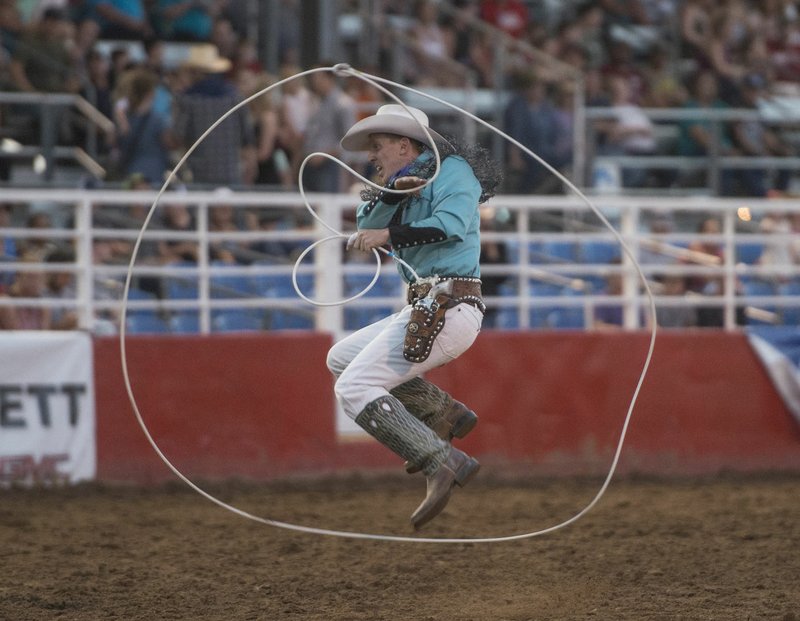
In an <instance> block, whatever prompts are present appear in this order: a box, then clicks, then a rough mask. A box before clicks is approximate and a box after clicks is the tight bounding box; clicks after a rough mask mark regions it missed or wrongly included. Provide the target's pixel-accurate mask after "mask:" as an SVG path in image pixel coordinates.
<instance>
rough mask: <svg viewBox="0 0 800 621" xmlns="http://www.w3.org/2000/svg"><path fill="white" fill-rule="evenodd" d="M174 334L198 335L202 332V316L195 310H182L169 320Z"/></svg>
mask: <svg viewBox="0 0 800 621" xmlns="http://www.w3.org/2000/svg"><path fill="white" fill-rule="evenodd" d="M169 324H170V328H171V329H172V332H175V333H177V334H197V333H198V332H200V314H199V313H198V311H194V310H182V311H178V312H176V313H175V314H173V315H172V317H171V318H170V320H169Z"/></svg>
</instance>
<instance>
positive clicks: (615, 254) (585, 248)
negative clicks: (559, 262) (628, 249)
mask: <svg viewBox="0 0 800 621" xmlns="http://www.w3.org/2000/svg"><path fill="white" fill-rule="evenodd" d="M621 256H622V255H621V249H620V247H619V244H617V243H616V242H611V241H587V242H583V243H582V244H581V245H580V248H579V257H580V260H581V262H583V263H600V264H607V263H614V262H616V261H619V259H620V257H621Z"/></svg>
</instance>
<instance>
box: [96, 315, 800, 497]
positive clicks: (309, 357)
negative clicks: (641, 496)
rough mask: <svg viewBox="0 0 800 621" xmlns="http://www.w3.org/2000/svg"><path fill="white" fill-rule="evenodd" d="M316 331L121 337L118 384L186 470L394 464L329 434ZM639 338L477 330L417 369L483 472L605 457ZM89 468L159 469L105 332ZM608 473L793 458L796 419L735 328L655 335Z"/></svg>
mask: <svg viewBox="0 0 800 621" xmlns="http://www.w3.org/2000/svg"><path fill="white" fill-rule="evenodd" d="M330 344H331V339H330V337H329V336H328V335H323V334H316V333H299V332H298V333H280V334H277V333H276V334H258V335H251V334H248V335H241V336H230V335H220V336H207V337H163V336H160V337H153V338H148V337H131V338H129V339H128V340H127V349H128V367H129V371H130V375H131V383H132V386H133V390H134V394H135V396H136V398H137V402H138V404H139V407H140V410H141V413H142V416H143V418H144V419H145V421H146V423H147V425H148V427H149V428H150V431H151V432H152V435H153V437H154V439H155V441H156V442H157V443H158V445H159V447H160V448H161V449H162V450H163V452H164V453H165V455H166V456H167V457H168V458H169V459H170V460H172V461H173V463H174V464H175V465H176V466H177V467H178V468H179V469H180V470H181V471H183V472H185V473H186V474H187V475H189V476H190V477H193V478H195V477H197V478H205V479H224V478H245V479H270V478H276V477H281V476H287V475H293V474H306V473H313V474H321V473H331V472H337V471H343V470H349V469H358V468H386V467H399V465H400V461H399V459H398V458H396V457H395V456H393V455H392V454H391V453H389V451H388V450H386V449H384V448H383V447H381V446H379V445H377V444H376V443H375V441H374V440H372V439H371V438H369V437H367V436H364V438H363V440H353V439H340V438H339V437H338V436H337V433H336V428H335V403H334V398H333V381H332V378H331V376H330V374H329V373H328V371H327V368H326V366H325V356H326V353H327V350H328V347H329V346H330ZM647 345H648V335H647V334H640V333H634V334H631V333H621V332H620V333H601V332H594V333H566V332H549V333H545V332H529V333H516V332H514V333H512V332H487V333H484V334H482V335H481V337H480V338H479V339H478V341H477V343H476V344H475V345H474V346H473V348H472V349H471V350H470V351H469V352H468V353H467V354H465V355H464V356H462V357H461V358H459V359H458V360H457V361H456V362H454V363H453V364H451V365H448V366H446V367H441V368H439V369H437V370H436V371H435V372H433V373H431V374H430V375H429V379H431V380H432V381H434V382H436V383H437V384H439V385H441V386H442V387H443V388H445V389H447V390H449V391H450V392H451V393H452V394H453V395H454V396H455V397H456V398H458V399H460V400H462V401H465V402H466V403H468V404H469V405H470V406H471V407H473V408H474V409H475V410H476V411H477V413H478V415H479V416H480V422H479V425H478V427H477V428H476V430H475V431H474V432H473V433H472V434H471V435H470V436H469V437H468V438H466V439H465V440H464V441H462V442H461V444H460V446H463V447H464V448H465V449H466V450H468V451H470V452H472V453H474V454H475V455H476V456H478V457H479V458H480V459H481V460H482V461H483V462H484V463H485V464H486V465H487V466H488V465H493V466H497V467H498V470H499V471H500V472H502V471H503V470H506V469H507V470H509V471H514V472H519V471H520V470H522V471H525V472H529V473H531V474H545V475H551V474H556V475H559V474H560V475H574V474H591V475H598V474H603V473H605V472H606V471H607V470H608V467H609V465H610V463H611V459H612V457H613V452H614V449H615V447H616V442H617V439H618V437H619V434H620V431H621V428H622V424H623V422H624V418H625V413H626V411H627V408H628V403H629V401H630V398H631V395H632V393H633V390H634V388H635V385H636V382H637V379H638V376H639V373H640V371H641V367H642V364H643V361H644V357H645V354H646V350H647ZM94 353H95V369H96V371H95V373H96V399H97V401H96V410H97V444H98V446H97V451H98V478H99V479H100V480H106V481H133V482H137V483H148V482H159V481H165V480H169V479H172V478H174V476H173V475H172V473H171V472H170V471H169V470H168V469H167V468H166V467H165V466H164V465H163V464H162V462H161V461H160V460H159V459H158V457H157V456H156V454H155V452H154V451H153V449H152V448H151V447H150V445H149V444H148V442H147V440H146V438H145V436H144V434H143V433H142V431H141V429H140V428H139V426H138V424H137V422H136V420H135V418H134V414H133V411H132V408H131V406H130V404H129V401H128V397H127V393H126V391H125V387H124V384H123V380H122V373H121V370H120V360H119V343H118V341H117V340H116V339H97V340H96V341H95V352H94ZM619 467H620V471H621V472H627V473H631V472H640V473H650V474H666V475H670V474H679V475H687V474H688V475H693V474H711V473H716V472H720V471H723V470H734V471H759V470H792V471H800V426H799V425H798V424H797V423H796V422H795V420H794V419H793V418H792V416H791V414H790V413H789V411H788V410H787V409H786V407H785V406H784V404H783V402H782V401H781V399H780V397H779V396H778V395H777V393H776V392H775V390H774V388H773V386H772V384H771V383H770V380H769V378H768V377H767V375H766V373H765V371H764V370H763V368H762V367H761V364H760V362H759V361H758V359H757V358H756V356H755V355H754V353H753V352H752V350H751V349H750V346H749V345H748V343H747V339H746V338H745V336H744V335H741V334H729V333H723V332H706V331H704V332H665V331H662V333H661V335H660V336H659V339H658V342H657V343H656V351H655V356H654V358H653V362H652V365H651V369H650V372H649V374H648V377H647V379H646V381H645V383H644V386H643V388H642V391H641V395H640V397H639V402H638V404H637V406H636V409H635V411H634V414H633V419H632V421H631V426H630V429H629V432H628V437H627V440H626V443H625V447H624V449H623V452H622V458H621V460H620V464H619Z"/></svg>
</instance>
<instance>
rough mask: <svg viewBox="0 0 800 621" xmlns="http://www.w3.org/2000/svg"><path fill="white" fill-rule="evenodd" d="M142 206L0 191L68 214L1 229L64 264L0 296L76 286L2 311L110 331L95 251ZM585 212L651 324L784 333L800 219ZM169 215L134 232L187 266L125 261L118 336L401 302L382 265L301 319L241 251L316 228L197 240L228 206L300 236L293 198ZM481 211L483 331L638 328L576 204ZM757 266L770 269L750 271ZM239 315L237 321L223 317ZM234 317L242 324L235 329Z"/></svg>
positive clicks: (109, 277)
mask: <svg viewBox="0 0 800 621" xmlns="http://www.w3.org/2000/svg"><path fill="white" fill-rule="evenodd" d="M310 198H311V200H312V203H313V205H314V208H315V209H316V211H317V213H319V214H320V215H321V216H322V217H323V218H324V219H325V221H326V222H328V223H329V224H330V225H331V226H333V227H334V228H336V229H337V230H352V228H353V224H352V222H353V212H354V207H355V205H356V204H357V202H358V198H357V197H356V196H352V195H323V194H318V195H310ZM154 199H155V193H149V192H146V193H131V192H122V191H102V192H98V191H84V190H21V189H12V190H6V191H4V192H3V198H2V200H3V202H5V203H10V204H13V205H20V206H29V205H37V209H42V205H48V206H50V208H51V209H52V210H54V211H56V212H57V211H58V210H59V209H61V210H66V211H67V214H66V215H67V217H66V218H65V220H66V222H67V223H66V225H65V226H63V227H58V228H47V229H31V228H29V227H26V226H13V227H9V228H5V229H2V230H0V240H2V239H6V238H7V239H13V240H14V241H15V242H16V245H18V246H23V245H24V244H25V243H27V242H29V241H30V240H32V239H35V240H38V243H40V244H41V243H42V242H43V241H44V242H50V243H54V244H61V245H68V246H70V247H71V248H72V249H73V250H74V253H75V260H74V262H67V263H51V262H47V261H44V260H40V261H29V260H25V261H22V260H19V259H16V260H15V258H14V257H9V256H6V257H2V258H3V261H2V262H0V283H4V284H5V288H6V289H8V288H9V285H10V283H11V282H12V280H13V279H14V278H15V277H17V276H18V275H19V274H22V273H29V272H40V273H41V272H44V273H47V274H53V273H59V272H62V273H63V272H67V273H70V274H73V275H74V285H75V286H74V288H72V289H70V291H72V292H73V293H72V294H71V295H68V296H67V297H59V298H50V297H35V298H32V297H17V296H8V295H6V296H3V297H0V311H2V310H3V309H4V308H5V309H7V308H20V307H49V308H52V309H61V310H64V309H73V310H74V311H75V312H77V314H78V325H79V327H80V328H82V329H86V330H93V329H98V328H97V326H98V325H102V326H104V327H105V329H109V328H110V327H113V323H114V321H115V318H116V317H118V314H119V313H118V311H119V308H120V304H119V299H120V297H121V293H122V286H121V283H122V282H124V278H125V274H126V271H127V264H126V263H124V261H121V260H120V261H118V263H117V264H109V263H103V262H99V261H98V260H97V257H96V255H97V253H96V247H97V245H98V244H102V243H103V242H104V241H105V242H109V241H111V240H113V241H114V242H115V243H118V244H119V243H122V244H123V245H125V244H127V247H130V246H132V243H133V241H134V239H135V238H136V236H137V234H138V226H139V222H140V221H141V218H142V213H143V211H144V209H143V206H144V207H146V206H148V205H150V204H152V202H153V200H154ZM593 200H594V202H595V203H596V204H597V205H598V207H599V208H600V209H601V210H602V211H603V213H604V214H606V215H607V216H609V217H610V218H611V220H612V221H613V222H614V223H615V225H616V226H617V227H618V230H619V231H620V232H621V234H622V236H623V238H624V239H625V240H626V242H627V243H628V244H629V246H630V248H631V250H632V251H633V252H634V254H635V255H636V256H637V257H639V259H640V261H641V262H642V267H643V270H644V272H645V274H647V276H648V278H649V279H651V281H652V283H653V285H654V287H655V291H656V294H657V298H656V301H657V306H658V308H659V312H662V309H664V310H663V312H664V313H665V316H667V315H669V314H670V310H669V309H698V308H704V309H709V308H711V309H717V311H718V312H719V313H720V321H721V325H722V326H724V327H725V328H726V329H729V330H733V329H736V328H737V327H739V326H740V325H742V324H743V323H754V322H755V323H770V324H783V323H791V324H796V323H798V319H797V317H798V316H799V315H800V288H798V287H797V283H798V282H800V267H798V265H796V264H795V263H794V262H793V261H792V259H791V256H792V253H793V252H795V250H797V251H800V247H798V244H799V243H800V238H798V236H797V233H795V232H792V230H791V228H790V226H789V221H790V220H791V219H792V218H794V219H798V218H800V216H797V215H796V214H800V204H799V203H798V202H797V201H793V200H748V201H746V202H743V201H739V200H725V199H712V198H707V197H698V198H685V197H677V198H663V197H614V196H602V197H595V198H594V199H593ZM134 205H138V206H139V208H138V214H139V215H138V217H139V219H138V220H137V219H136V217H135V216H131V215H130V214H127V212H125V210H126V209H129V208H132V207H133V206H134ZM172 205H183V206H188V207H189V208H190V211H191V213H192V215H193V216H194V218H193V220H194V225H193V227H192V228H191V230H183V231H175V230H169V229H167V228H165V227H164V226H163V225H162V226H158V227H156V226H155V225H154V226H153V228H152V230H148V231H147V232H146V234H145V238H144V240H145V243H147V244H153V245H157V244H158V243H159V242H164V241H169V242H173V243H174V242H179V241H184V242H190V243H193V244H196V249H197V252H196V257H197V260H196V262H191V263H187V262H181V263H177V264H176V263H164V262H163V260H161V259H159V257H158V256H157V255H155V256H152V257H151V258H150V260H149V261H138V262H137V264H136V266H135V269H134V277H135V283H136V284H137V287H136V291H135V292H134V295H133V296H132V297H131V299H130V301H129V304H128V309H129V310H128V313H129V315H130V316H131V320H132V323H131V324H129V328H130V329H131V331H132V332H149V331H154V332H169V331H171V332H186V331H188V332H200V333H209V332H215V331H227V330H240V329H284V328H303V327H305V328H313V329H317V330H325V331H332V332H334V333H340V332H342V331H346V330H350V329H354V328H355V327H357V326H358V325H361V324H362V323H363V322H365V321H369V320H372V319H374V318H375V317H376V316H377V315H380V314H382V313H384V314H385V313H387V312H389V311H390V310H392V309H396V308H399V307H400V306H402V304H403V287H402V284H401V283H400V281H399V278H398V277H397V274H396V271H395V269H394V267H393V266H392V265H391V264H386V265H384V268H383V272H382V276H381V279H380V281H379V282H380V283H381V286H380V287H379V288H376V291H375V292H371V294H370V295H369V296H366V297H363V298H360V299H359V300H356V301H354V302H352V303H351V304H348V305H347V306H346V307H341V306H333V307H314V306H311V305H309V304H308V303H307V302H305V301H303V300H302V299H300V298H299V297H298V296H296V295H295V294H294V293H293V291H292V290H291V288H290V287H287V282H288V281H289V279H290V277H291V271H292V265H293V260H292V259H291V258H290V254H291V251H290V250H287V252H286V254H285V255H284V256H275V255H274V254H265V253H263V251H262V250H252V245H253V244H261V246H262V247H263V246H264V244H270V243H271V244H283V245H286V246H291V247H293V248H294V249H295V250H294V253H295V254H296V252H297V249H298V248H300V249H302V248H304V247H305V246H306V245H307V244H308V243H310V242H311V241H312V240H315V239H318V238H319V237H322V236H327V235H329V233H328V231H326V230H324V229H323V227H321V226H320V225H319V224H318V223H316V222H313V221H312V222H313V225H312V224H309V226H308V227H307V228H299V227H297V226H295V227H285V228H282V229H280V228H277V229H276V228H274V227H273V228H260V229H254V230H235V231H214V230H211V229H212V228H213V227H211V226H210V221H211V219H212V218H211V217H210V216H211V215H212V211H211V210H213V209H214V208H218V207H220V206H222V205H226V206H232V207H233V208H234V209H235V210H236V212H237V213H238V214H239V215H240V216H241V215H243V214H244V213H245V212H250V213H251V214H255V220H258V219H259V218H261V221H262V223H263V222H264V221H271V220H272V219H273V218H274V215H275V214H276V213H280V214H284V215H285V216H287V217H288V218H290V219H293V220H294V221H296V222H300V223H303V222H306V223H307V222H308V218H307V214H306V212H305V209H304V207H303V203H302V199H301V197H300V195H299V194H296V193H235V194H231V193H226V194H223V193H218V192H184V193H175V192H170V193H167V194H165V195H164V196H163V197H162V199H161V202H160V204H159V207H158V209H157V215H160V213H161V212H162V211H164V210H168V209H170V206H172ZM489 207H490V208H492V209H493V210H494V212H495V214H496V215H497V216H498V217H496V218H495V220H494V223H495V224H494V225H493V226H491V227H487V228H486V230H484V232H483V241H484V243H486V244H493V243H495V244H499V245H500V246H501V247H502V248H504V249H505V256H506V260H505V261H504V262H502V263H497V262H492V263H489V262H486V263H485V264H484V265H483V266H482V274H483V277H484V279H485V280H486V281H488V280H490V279H491V280H494V281H499V282H495V284H498V287H497V288H496V290H493V291H492V293H491V294H490V295H489V296H487V303H488V304H489V306H490V307H491V308H492V309H493V313H492V316H491V320H490V321H487V327H497V328H508V329H529V328H575V329H591V328H593V327H595V325H596V323H595V319H596V318H597V317H598V309H599V308H603V307H606V308H608V307H613V308H618V309H620V310H619V315H620V323H621V325H622V327H624V328H626V329H637V328H641V327H644V326H645V325H646V324H647V321H648V318H647V317H646V312H645V311H646V308H647V301H646V299H645V298H644V296H643V292H642V287H641V283H639V282H638V279H637V276H636V272H635V270H634V269H633V265H632V262H631V260H630V258H629V257H628V256H627V255H626V254H624V253H620V252H619V246H618V245H617V244H616V241H615V239H614V236H613V235H612V234H611V233H610V232H608V231H607V230H605V229H603V228H602V226H601V225H600V222H599V220H598V219H597V218H596V216H594V215H593V214H592V213H591V211H590V210H589V209H588V208H587V207H586V205H585V204H584V203H583V202H582V201H580V200H579V199H578V198H573V197H562V196H556V197H546V196H499V197H495V198H493V199H492V200H491V201H490V204H489ZM109 209H111V210H114V209H116V210H118V212H119V213H126V214H127V215H125V216H124V217H123V218H122V219H121V222H123V225H122V226H120V225H119V224H117V225H115V227H109V226H101V223H100V221H99V218H98V214H99V213H101V212H102V211H103V210H109ZM242 210H244V211H242ZM707 217H713V218H715V219H717V220H718V222H719V223H720V225H721V229H720V232H719V233H716V234H701V233H698V232H696V225H697V224H698V223H699V222H700V221H702V220H703V219H704V218H707ZM767 219H768V220H769V222H771V223H772V224H773V228H772V229H766V228H764V227H763V226H759V223H761V224H764V223H766V222H767ZM155 220H159V218H156V219H155ZM667 220H669V221H670V222H671V223H672V226H671V228H669V229H667V230H665V229H663V228H662V229H659V230H660V231H661V232H653V231H652V230H651V229H652V228H653V227H652V226H651V225H652V224H653V223H657V224H658V223H661V224H662V225H663V223H664V222H665V221H667ZM93 223H94V224H93ZM696 242H703V243H705V244H710V245H715V246H718V247H719V248H720V250H721V252H720V253H719V255H718V254H716V253H708V252H704V251H699V252H698V251H693V250H691V249H690V246H692V244H693V243H696ZM220 244H223V245H228V246H230V247H235V248H246V256H245V259H244V262H234V263H226V262H223V261H216V260H214V259H213V258H212V255H213V251H214V248H215V247H218V246H219V245H220ZM231 245H235V246H231ZM248 247H249V249H247V248H248ZM598 250H600V252H598ZM799 254H800V252H799ZM355 256H356V255H352V254H347V253H344V252H343V243H339V242H329V243H327V244H323V245H321V246H319V247H318V248H317V249H316V250H315V252H314V253H313V258H310V259H309V260H308V261H307V262H305V263H304V264H303V265H302V266H301V269H300V273H301V275H302V277H303V283H304V284H303V286H304V287H308V294H309V295H312V296H313V297H315V298H316V299H319V300H326V301H329V300H334V299H342V298H344V297H348V296H349V295H352V294H353V293H354V292H355V291H357V290H360V289H361V288H362V284H361V283H363V284H366V283H367V282H369V280H370V277H371V274H372V273H373V269H374V261H373V260H372V259H370V258H367V260H366V261H363V260H361V261H358V262H350V261H351V260H352V259H353V258H354V257H355ZM759 257H760V258H761V261H760V260H759ZM767 257H769V258H770V259H771V260H770V261H769V262H767V261H764V259H766V258H767ZM123 258H124V257H123ZM361 258H362V259H363V257H361ZM118 259H119V257H118ZM675 276H677V277H679V278H680V279H684V278H693V279H698V278H702V279H706V280H707V281H709V282H711V283H713V284H715V285H718V288H717V289H716V290H713V291H711V292H710V293H709V292H706V293H704V294H700V293H697V292H694V293H693V292H686V293H682V292H680V291H678V292H677V294H676V292H675V291H670V290H669V289H668V287H667V285H666V284H664V280H665V279H667V280H669V277H675ZM146 279H150V281H152V282H157V283H160V284H161V285H163V284H164V283H171V284H172V285H177V288H180V285H184V291H183V292H182V293H180V292H179V293H177V294H176V293H174V292H171V291H169V290H168V289H169V288H165V287H163V286H162V289H161V290H160V291H159V295H151V294H147V295H138V293H141V292H140V287H139V283H140V282H142V281H143V280H146ZM609 279H611V280H613V279H616V280H621V288H620V289H619V290H613V291H610V290H608V289H607V288H606V282H607V281H609ZM278 282H280V283H281V286H280V287H278V286H277V283H278ZM242 283H247V285H246V286H242ZM254 283H258V284H255V285H254ZM304 290H305V289H304ZM312 292H313V293H312ZM237 312H238V313H239V317H238V319H231V318H234V317H236V313H237ZM148 313H149V315H148ZM226 313H227V317H228V320H226V319H225V318H226ZM98 317H104V318H105V320H104V321H103V322H102V324H98V321H97V318H98ZM143 317H150V318H151V319H155V321H153V323H152V325H149V324H148V323H147V321H142V323H141V324H140V325H137V323H136V321H137V319H140V318H143ZM243 317H247V318H248V319H247V320H246V321H242V319H243ZM187 318H188V319H187ZM226 321H227V323H226Z"/></svg>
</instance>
